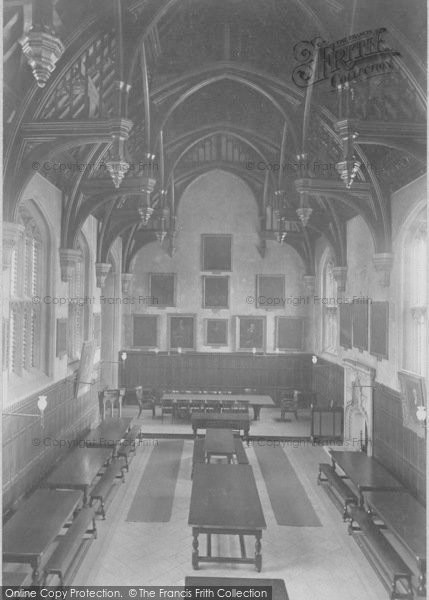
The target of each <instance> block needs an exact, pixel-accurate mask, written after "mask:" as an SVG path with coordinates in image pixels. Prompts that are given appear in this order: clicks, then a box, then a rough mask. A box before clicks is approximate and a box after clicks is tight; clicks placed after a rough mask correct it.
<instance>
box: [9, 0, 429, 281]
mask: <svg viewBox="0 0 429 600" xmlns="http://www.w3.org/2000/svg"><path fill="white" fill-rule="evenodd" d="M115 1H116V0H110V1H108V2H106V1H104V0H103V1H101V0H92V1H91V2H88V3H76V4H75V3H70V2H65V1H64V0H56V1H54V3H53V6H54V23H55V27H56V31H57V32H58V34H59V35H60V36H61V38H62V40H63V42H64V43H65V46H66V51H65V53H64V55H63V56H62V58H61V59H60V61H59V63H58V64H57V66H56V69H55V71H54V73H53V74H52V75H51V78H50V80H49V81H48V84H47V86H46V87H45V88H44V89H43V90H40V89H38V88H37V87H36V85H35V84H34V82H33V79H32V75H31V72H30V70H29V68H28V66H26V64H25V61H24V60H23V59H22V56H21V53H20V48H19V45H17V40H18V38H19V37H20V36H21V35H22V34H23V32H24V30H25V29H26V27H28V24H29V19H30V21H31V14H30V15H29V14H28V12H29V3H28V2H26V0H22V1H20V0H5V19H4V23H5V37H4V39H5V53H4V64H5V67H4V68H5V92H4V93H5V102H4V106H5V134H6V138H5V139H6V147H5V178H4V180H5V197H6V198H7V199H8V202H7V203H5V219H6V220H9V221H12V220H14V217H15V215H16V212H17V206H18V204H19V201H20V199H21V197H22V192H23V190H24V189H25V186H26V185H27V183H28V181H29V180H30V178H31V177H32V175H33V174H34V164H35V163H36V162H37V164H38V167H37V170H38V171H39V172H40V173H41V174H42V175H44V176H45V177H47V178H48V179H50V180H51V181H53V182H54V183H55V184H56V185H57V186H58V187H60V188H61V189H62V191H63V192H64V198H65V203H66V205H65V211H64V218H63V224H62V232H61V238H62V245H63V246H64V247H72V246H73V244H75V243H76V239H77V234H78V231H79V228H80V227H81V226H82V224H83V222H84V221H85V219H86V218H87V217H88V215H90V214H94V215H95V216H96V217H97V218H98V219H100V221H101V226H100V231H101V232H102V236H100V238H102V239H100V241H99V248H98V253H99V257H98V259H99V260H100V261H102V262H103V260H105V259H106V257H107V255H108V252H109V250H110V247H111V244H112V243H113V242H114V240H115V239H116V237H117V236H118V235H119V236H121V237H122V239H123V244H124V248H126V250H127V252H128V255H127V256H126V257H125V259H124V260H125V262H127V264H128V266H129V264H130V262H131V260H132V257H133V256H135V253H136V252H137V251H138V249H139V248H141V247H142V246H143V245H144V244H145V243H148V241H153V239H155V232H154V229H153V226H152V225H150V224H149V225H148V226H147V228H146V230H145V229H144V228H142V227H140V226H136V218H137V212H136V207H137V203H138V197H139V195H141V193H142V185H141V179H142V178H144V177H147V176H148V170H149V169H151V176H153V178H154V179H155V180H156V185H155V189H154V191H153V193H152V201H153V203H154V206H155V207H156V206H161V204H162V196H163V194H164V195H165V194H166V198H167V202H168V203H170V205H171V206H170V208H171V210H172V211H173V213H174V212H175V211H176V210H177V205H178V203H179V202H180V196H181V195H182V193H183V191H184V189H185V188H186V186H187V185H189V183H191V182H192V181H193V180H194V179H195V178H196V177H198V176H199V175H201V174H202V173H204V172H207V171H209V170H211V169H213V168H220V169H224V170H227V171H230V172H233V173H235V174H237V175H238V176H239V177H241V178H242V179H243V180H244V181H246V183H247V184H248V185H249V187H250V188H251V189H252V191H253V192H254V194H255V198H256V199H257V202H258V206H259V211H260V214H262V213H263V210H264V203H265V202H266V200H267V194H268V195H269V194H272V193H273V192H274V190H275V189H277V188H278V187H279V186H280V187H282V188H283V189H285V191H286V194H287V197H288V199H289V202H290V205H291V208H293V209H295V208H297V207H298V206H299V198H300V193H305V194H306V196H307V197H308V198H309V199H310V202H311V206H312V207H313V210H314V214H315V215H316V216H317V219H315V220H313V222H310V224H309V226H308V228H307V231H301V233H300V234H299V235H298V236H295V238H296V239H291V241H290V243H291V244H292V245H294V246H295V247H296V249H297V250H298V251H299V252H300V253H301V255H302V256H303V257H304V258H305V260H306V263H307V268H308V269H309V270H310V271H311V269H312V265H311V264H309V261H310V262H311V260H312V255H313V250H312V246H313V244H314V241H315V240H316V239H317V237H319V236H320V235H324V236H325V237H326V238H327V239H328V241H329V243H330V244H331V245H332V247H333V248H334V251H335V255H336V260H337V264H339V265H340V264H345V261H346V256H345V222H346V221H347V220H348V219H349V218H351V217H352V216H354V215H357V214H360V215H362V217H363V218H364V219H365V220H366V222H367V223H368V226H369V227H370V230H371V232H372V234H373V238H374V243H375V248H376V251H378V252H383V251H388V250H389V249H390V202H389V197H390V194H391V192H392V191H394V189H397V188H398V187H400V186H401V185H404V184H405V183H407V182H408V181H410V180H412V179H413V178H415V177H416V176H418V175H419V174H421V173H422V172H424V168H425V156H426V152H425V131H426V124H425V100H426V99H425V94H424V92H423V90H424V89H425V87H426V84H425V80H424V77H425V64H424V56H425V54H424V51H423V48H424V39H425V37H426V33H425V31H426V30H425V23H424V21H425V3H424V2H421V3H420V1H418V2H417V4H416V6H417V5H418V10H416V11H414V13H415V14H414V13H413V15H412V16H410V15H409V14H408V13H407V15H408V16H409V19H408V20H406V22H404V20H403V15H404V14H405V12H404V11H407V5H406V1H405V0H403V1H402V0H398V1H397V2H396V3H395V4H396V5H397V6H398V9H397V10H396V12H395V11H390V13H389V20H388V23H387V22H386V23H384V22H381V21H382V19H381V21H380V15H381V11H380V10H379V11H378V12H377V13H376V15H375V14H373V15H372V16H371V14H370V11H369V8H368V6H369V4H370V3H368V6H366V7H365V10H364V9H363V7H362V12H359V10H358V11H357V12H353V14H352V11H351V8H350V7H348V3H340V2H327V3H320V2H315V1H314V0H264V2H263V3H261V2H258V1H257V0H234V1H232V0H222V1H221V2H214V1H213V0H199V1H197V0H144V1H143V0H122V29H123V36H118V22H117V16H115V10H114V5H115ZM364 4H366V2H364ZM372 4H377V3H372ZM420 4H421V6H420ZM72 5H73V6H72ZM84 5H85V6H84ZM402 5H403V6H402ZM399 8H401V10H399ZM368 11H369V12H368ZM419 11H420V12H419ZM417 13H419V14H420V20H419V16H418V14H417ZM352 18H353V19H354V30H355V31H357V32H359V31H364V30H367V29H373V28H374V27H375V26H380V27H381V26H384V27H386V28H387V29H388V31H389V36H390V37H389V43H390V44H391V46H392V47H393V46H395V50H397V51H398V52H399V55H398V56H399V57H396V58H395V69H393V70H392V72H391V73H388V74H385V75H384V76H383V77H381V76H379V77H373V78H371V79H366V80H365V81H363V82H362V84H359V85H356V86H355V87H354V90H353V94H351V96H350V98H349V113H348V115H347V119H345V120H344V119H343V121H341V119H340V117H339V114H338V101H337V97H336V94H335V93H334V91H333V90H332V88H331V87H330V86H329V85H320V86H314V87H313V88H312V90H311V98H310V101H309V97H308V96H309V91H308V89H307V90H303V89H302V88H299V87H297V86H296V85H295V84H294V83H293V81H292V77H291V74H292V72H293V69H294V68H295V67H296V64H297V63H296V61H295V59H294V54H293V48H294V45H295V44H297V43H299V42H302V41H304V40H307V39H308V32H309V31H314V32H317V33H318V34H319V35H320V36H321V37H322V38H323V39H325V40H329V41H332V42H334V41H335V40H337V39H341V38H343V37H344V36H345V34H346V33H347V31H348V29H349V28H350V25H351V22H352ZM374 19H375V20H374ZM377 21H380V22H379V23H378V22H377ZM419 22H420V24H421V28H420V29H421V33H420V34H419V35H414V36H413V37H412V36H411V31H414V32H415V31H420V29H419V27H418V25H417V23H419ZM407 27H410V31H409V32H408V31H407ZM422 44H423V46H422ZM422 57H423V58H422ZM118 62H120V63H121V65H122V71H121V77H122V78H123V80H124V84H125V87H126V89H127V90H128V89H129V91H127V93H125V95H124V99H123V100H124V101H123V103H122V105H121V115H120V116H121V118H122V119H129V120H130V121H131V122H132V128H131V131H130V133H129V138H128V140H127V143H126V146H125V153H126V155H125V158H126V159H127V161H128V162H129V163H130V164H131V166H132V168H130V171H129V172H128V174H127V176H126V177H125V179H124V182H123V184H122V186H121V189H120V190H116V189H115V188H114V187H113V183H112V182H111V180H110V178H109V175H108V173H107V172H106V169H105V163H106V161H107V160H108V158H109V152H110V148H111V142H112V138H111V127H112V119H115V118H117V117H118V116H119V115H118V114H117V81H118V70H117V68H118ZM128 86H129V88H128ZM18 100H19V102H18ZM347 128H349V129H352V130H353V132H354V133H355V135H356V143H355V153H356V155H357V156H358V157H359V160H360V161H361V163H362V167H361V170H360V172H359V175H358V177H357V179H356V183H355V187H354V188H352V190H345V188H344V187H343V186H342V184H341V182H340V180H339V178H338V175H337V173H336V171H335V168H334V165H335V163H336V162H338V161H339V160H341V155H342V138H343V134H344V131H345V130H346V129H347ZM284 129H285V130H286V132H287V133H286V136H285V140H283V137H282V132H283V130H284ZM304 139H305V144H304ZM282 140H283V141H282ZM282 144H283V147H282ZM304 146H305V149H306V153H307V159H306V160H307V168H306V170H305V173H304V172H301V171H300V170H299V169H300V167H301V165H297V159H296V156H297V155H298V154H300V153H301V152H302V151H303V147H304ZM147 155H149V156H150V155H155V157H156V158H155V160H154V163H153V164H152V165H149V164H148V160H147V158H146V157H147ZM281 160H282V162H281ZM55 165H65V166H64V167H62V168H60V167H57V168H55ZM308 165H309V166H308ZM316 165H319V166H316ZM320 165H324V167H323V168H322V166H320ZM154 167H156V168H154ZM172 204H174V205H172ZM293 237H294V236H292V238H293Z"/></svg>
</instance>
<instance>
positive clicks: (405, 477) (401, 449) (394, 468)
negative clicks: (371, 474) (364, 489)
mask: <svg viewBox="0 0 429 600" xmlns="http://www.w3.org/2000/svg"><path fill="white" fill-rule="evenodd" d="M374 456H375V458H377V460H379V461H380V462H381V463H383V464H384V466H385V467H386V468H387V469H389V471H391V472H392V474H393V475H395V476H396V477H397V478H398V479H399V480H400V481H401V482H402V483H403V484H404V485H406V487H407V488H408V489H409V490H410V491H411V492H412V493H413V494H414V495H415V496H417V498H418V499H419V500H421V501H422V502H423V503H425V502H426V476H425V474H426V440H425V438H424V437H423V438H421V437H419V436H418V435H417V434H416V433H414V431H412V430H411V429H408V428H407V427H404V425H403V418H402V403H401V396H400V394H399V392H396V391H395V390H392V389H390V388H388V387H386V386H384V385H381V384H376V387H375V390H374Z"/></svg>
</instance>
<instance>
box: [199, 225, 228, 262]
mask: <svg viewBox="0 0 429 600" xmlns="http://www.w3.org/2000/svg"><path fill="white" fill-rule="evenodd" d="M231 253H232V235H213V234H209V233H207V234H203V235H202V236H201V263H202V264H201V270H202V271H231V269H232V257H231Z"/></svg>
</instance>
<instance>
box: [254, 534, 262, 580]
mask: <svg viewBox="0 0 429 600" xmlns="http://www.w3.org/2000/svg"><path fill="white" fill-rule="evenodd" d="M255 537H256V542H255V567H256V570H257V571H258V573H260V572H261V569H262V554H261V546H262V545H261V537H262V534H260V533H257V534H256V536H255Z"/></svg>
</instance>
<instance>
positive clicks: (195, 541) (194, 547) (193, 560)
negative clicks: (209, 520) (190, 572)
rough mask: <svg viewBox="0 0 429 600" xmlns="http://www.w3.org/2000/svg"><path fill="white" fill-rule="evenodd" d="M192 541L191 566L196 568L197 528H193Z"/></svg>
mask: <svg viewBox="0 0 429 600" xmlns="http://www.w3.org/2000/svg"><path fill="white" fill-rule="evenodd" d="M192 535H193V538H194V539H193V542H192V567H193V568H194V569H198V568H199V567H198V530H197V529H193V531H192Z"/></svg>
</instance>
